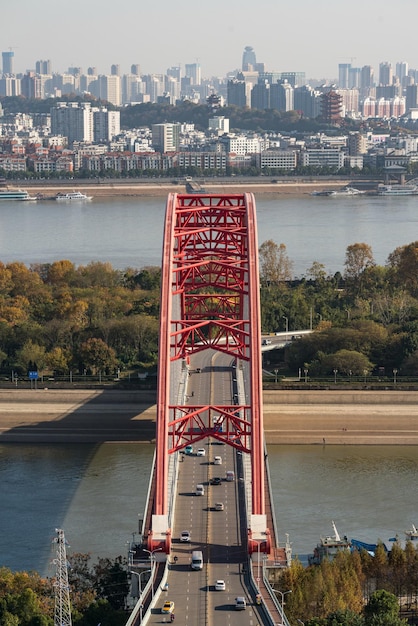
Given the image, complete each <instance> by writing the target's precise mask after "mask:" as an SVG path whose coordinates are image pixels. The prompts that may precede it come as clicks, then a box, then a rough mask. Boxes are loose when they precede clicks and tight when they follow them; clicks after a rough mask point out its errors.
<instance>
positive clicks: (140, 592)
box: [130, 569, 151, 624]
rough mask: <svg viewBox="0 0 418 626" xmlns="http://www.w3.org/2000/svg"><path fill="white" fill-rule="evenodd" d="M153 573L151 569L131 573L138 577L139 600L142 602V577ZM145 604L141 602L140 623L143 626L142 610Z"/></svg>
mask: <svg viewBox="0 0 418 626" xmlns="http://www.w3.org/2000/svg"><path fill="white" fill-rule="evenodd" d="M150 572H151V570H150V569H146V570H144V571H143V572H132V571H131V572H130V574H131V575H133V576H138V599H139V600H141V596H142V586H141V576H143V575H144V574H149V573H150ZM143 608H144V607H143V604H142V602H141V604H140V605H139V623H140V624H142V609H143Z"/></svg>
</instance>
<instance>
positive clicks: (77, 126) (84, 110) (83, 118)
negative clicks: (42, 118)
mask: <svg viewBox="0 0 418 626" xmlns="http://www.w3.org/2000/svg"><path fill="white" fill-rule="evenodd" d="M51 134H52V135H63V136H64V137H68V144H69V145H70V146H71V145H72V144H73V142H74V141H83V142H89V143H90V142H92V141H93V111H92V109H91V105H90V103H88V102H80V103H78V102H68V103H65V102H60V103H58V105H57V106H55V107H52V108H51Z"/></svg>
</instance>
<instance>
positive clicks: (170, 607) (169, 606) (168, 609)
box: [161, 601, 174, 613]
mask: <svg viewBox="0 0 418 626" xmlns="http://www.w3.org/2000/svg"><path fill="white" fill-rule="evenodd" d="M173 611H174V602H168V601H167V602H164V606H163V608H162V609H161V613H172V612H173Z"/></svg>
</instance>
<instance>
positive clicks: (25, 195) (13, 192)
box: [0, 189, 38, 201]
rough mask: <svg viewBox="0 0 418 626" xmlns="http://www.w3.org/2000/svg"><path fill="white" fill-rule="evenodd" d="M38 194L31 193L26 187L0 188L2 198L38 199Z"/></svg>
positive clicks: (0, 197)
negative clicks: (32, 194)
mask: <svg viewBox="0 0 418 626" xmlns="http://www.w3.org/2000/svg"><path fill="white" fill-rule="evenodd" d="M37 199H38V198H37V197H36V196H31V195H29V192H28V191H25V190H24V189H0V200H25V201H27V200H37Z"/></svg>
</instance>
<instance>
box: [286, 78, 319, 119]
mask: <svg viewBox="0 0 418 626" xmlns="http://www.w3.org/2000/svg"><path fill="white" fill-rule="evenodd" d="M320 103H321V94H320V92H319V91H317V90H316V89H313V87H311V86H310V85H303V87H297V88H296V89H295V91H294V94H293V106H294V108H295V111H300V112H301V113H302V115H303V116H304V117H311V118H313V119H314V118H315V117H318V115H319V114H320V112H321V108H320Z"/></svg>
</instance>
